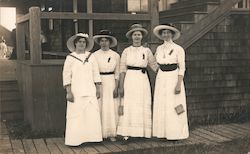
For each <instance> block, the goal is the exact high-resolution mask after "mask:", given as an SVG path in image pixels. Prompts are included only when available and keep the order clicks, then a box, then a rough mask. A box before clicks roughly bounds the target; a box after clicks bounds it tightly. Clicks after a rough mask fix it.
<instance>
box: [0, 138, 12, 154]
mask: <svg viewBox="0 0 250 154" xmlns="http://www.w3.org/2000/svg"><path fill="white" fill-rule="evenodd" d="M12 151H13V150H12V147H11V143H10V140H9V139H0V152H2V153H11V152H12ZM12 153H13V152H12Z"/></svg>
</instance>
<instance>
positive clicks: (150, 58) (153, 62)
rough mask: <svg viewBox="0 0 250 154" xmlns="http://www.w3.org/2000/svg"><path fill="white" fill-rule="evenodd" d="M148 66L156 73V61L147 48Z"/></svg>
mask: <svg viewBox="0 0 250 154" xmlns="http://www.w3.org/2000/svg"><path fill="white" fill-rule="evenodd" d="M148 65H149V66H150V67H151V68H152V70H153V71H155V72H156V71H157V69H158V64H157V62H156V59H155V57H154V55H153V53H152V51H151V50H150V49H149V48H148Z"/></svg>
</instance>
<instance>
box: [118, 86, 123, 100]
mask: <svg viewBox="0 0 250 154" xmlns="http://www.w3.org/2000/svg"><path fill="white" fill-rule="evenodd" d="M119 93H120V96H121V98H122V97H123V96H124V88H123V87H120V88H119Z"/></svg>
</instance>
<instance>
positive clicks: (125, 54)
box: [120, 49, 127, 73]
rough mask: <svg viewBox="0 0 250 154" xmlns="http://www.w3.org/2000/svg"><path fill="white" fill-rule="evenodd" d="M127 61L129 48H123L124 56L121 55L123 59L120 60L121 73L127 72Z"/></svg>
mask: <svg viewBox="0 0 250 154" xmlns="http://www.w3.org/2000/svg"><path fill="white" fill-rule="evenodd" d="M126 61H127V50H126V49H125V50H123V52H122V56H121V60H120V73H123V72H124V73H126V71H127V65H126Z"/></svg>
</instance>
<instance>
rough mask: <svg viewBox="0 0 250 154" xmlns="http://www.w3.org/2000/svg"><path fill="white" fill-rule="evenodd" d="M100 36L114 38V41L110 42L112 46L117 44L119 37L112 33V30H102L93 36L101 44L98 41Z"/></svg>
mask: <svg viewBox="0 0 250 154" xmlns="http://www.w3.org/2000/svg"><path fill="white" fill-rule="evenodd" d="M99 38H110V39H111V40H112V42H110V47H111V48H112V47H115V46H116V45H117V39H116V38H115V37H114V36H113V34H112V33H111V31H109V30H101V31H100V32H99V34H97V35H95V36H94V37H93V39H94V41H95V42H96V43H97V44H99V43H100V42H98V41H99V40H98V39H99Z"/></svg>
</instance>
